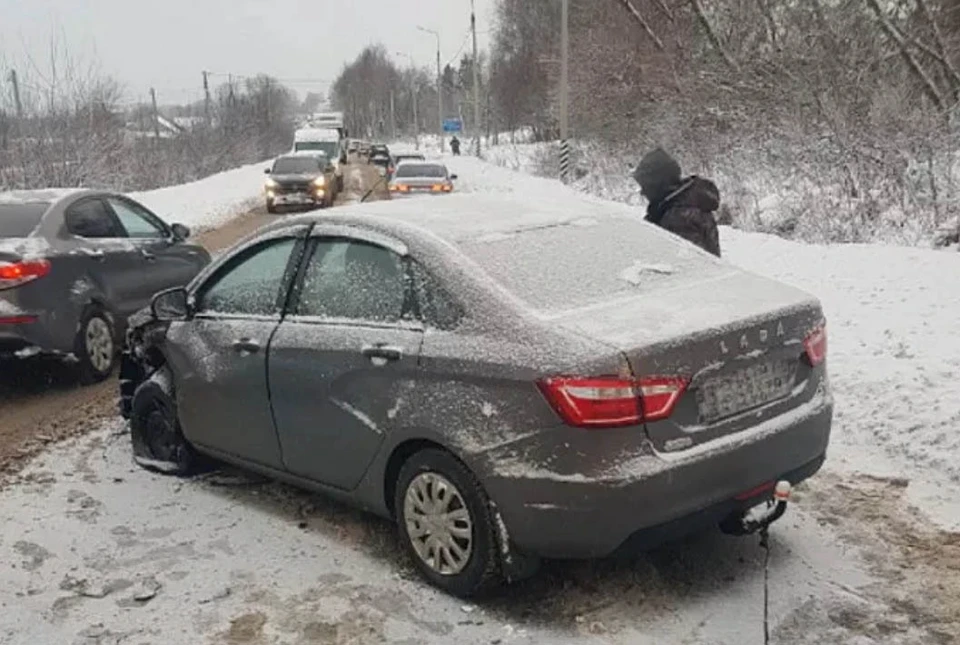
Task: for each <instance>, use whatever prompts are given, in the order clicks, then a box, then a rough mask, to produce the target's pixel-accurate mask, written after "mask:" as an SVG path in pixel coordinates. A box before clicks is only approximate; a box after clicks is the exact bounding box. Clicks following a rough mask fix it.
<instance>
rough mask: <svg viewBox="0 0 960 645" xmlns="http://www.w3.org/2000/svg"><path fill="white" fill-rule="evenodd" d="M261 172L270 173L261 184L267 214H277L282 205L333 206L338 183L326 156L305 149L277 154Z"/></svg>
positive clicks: (301, 206)
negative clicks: (286, 153)
mask: <svg viewBox="0 0 960 645" xmlns="http://www.w3.org/2000/svg"><path fill="white" fill-rule="evenodd" d="M264 173H265V174H267V175H269V176H268V177H267V179H266V181H265V182H264V186H263V191H264V198H265V200H266V205H267V212H268V213H277V212H278V211H279V208H280V207H282V206H295V207H300V208H303V207H307V208H318V207H329V206H333V202H334V199H335V198H336V191H337V182H336V176H335V170H334V169H333V166H332V165H331V164H330V162H329V160H328V159H327V157H326V155H323V154H321V153H313V152H306V153H297V154H292V155H285V156H283V157H277V159H275V160H274V162H273V166H272V167H271V168H267V169H265V170H264Z"/></svg>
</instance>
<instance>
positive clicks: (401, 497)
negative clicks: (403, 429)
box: [394, 448, 502, 598]
mask: <svg viewBox="0 0 960 645" xmlns="http://www.w3.org/2000/svg"><path fill="white" fill-rule="evenodd" d="M426 497H430V499H426ZM425 499H426V501H427V502H428V504H427V506H429V503H442V504H444V506H443V507H442V508H444V509H445V510H446V511H447V512H446V513H444V514H445V515H449V514H450V511H451V510H452V511H457V510H460V509H464V510H466V513H465V514H463V516H462V518H461V517H458V518H457V519H456V520H450V519H449V518H447V519H446V521H445V523H446V524H447V528H444V527H442V526H439V525H438V524H434V525H433V526H432V527H430V526H429V524H428V523H429V522H431V521H432V522H437V521H438V520H437V518H430V517H429V516H428V515H426V514H424V513H423V512H422V511H423V510H424V506H423V505H422V501H423V500H425ZM418 500H420V501H421V503H420V504H418ZM394 509H395V515H396V521H397V529H398V532H399V534H400V540H401V542H403V546H404V548H405V550H406V551H407V552H408V553H409V555H410V558H411V559H412V560H413V563H414V565H415V566H416V567H417V569H418V570H419V571H420V573H421V575H423V577H424V578H426V579H427V580H428V581H429V582H430V583H431V584H433V585H434V586H436V587H438V588H440V589H442V590H443V591H445V592H447V593H449V594H452V595H454V596H458V597H460V598H469V597H472V596H476V595H479V594H481V593H483V592H485V591H488V590H489V589H491V588H493V587H495V586H497V585H499V584H500V583H501V582H502V577H501V572H500V559H499V555H498V552H497V544H498V543H497V538H496V531H495V528H494V523H493V517H492V514H491V510H490V502H489V500H488V499H487V495H486V493H485V492H484V490H483V488H482V487H481V485H480V483H479V482H478V481H477V479H476V478H475V477H474V476H473V474H472V473H471V472H470V471H469V470H468V469H467V467H466V466H464V465H463V464H462V463H461V462H460V461H459V460H457V459H456V458H455V457H454V456H453V455H451V454H450V453H448V452H445V451H443V450H438V449H432V448H431V449H426V450H422V451H420V452H417V453H415V454H414V455H412V456H411V457H410V458H409V459H407V461H406V462H405V463H404V464H403V466H402V467H401V468H400V473H399V475H398V477H397V486H396V493H395V497H394ZM448 529H455V530H456V531H457V532H458V534H457V535H454V534H453V533H451V532H450V531H449V530H448ZM420 531H424V532H423V533H421V534H420V535H413V534H412V533H419V532H420ZM431 531H437V533H435V534H434V533H431ZM441 531H443V532H442V533H441ZM463 532H467V533H469V541H467V538H466V536H465V535H464V533H463ZM436 535H439V538H437V539H435V540H433V541H431V538H434V537H436ZM445 539H446V540H449V543H451V544H456V546H457V547H458V549H459V554H457V553H454V552H453V551H452V550H451V549H450V548H449V547H446V552H445V553H444V552H442V551H440V552H438V547H439V546H442V545H441V544H440V542H441V541H443V540H445ZM431 546H432V549H431ZM431 551H432V559H433V560H434V563H433V564H431V563H430V562H429V561H428V560H430V559H431ZM464 552H466V553H464ZM458 555H459V556H461V557H459V558H458ZM450 557H452V558H453V559H454V560H459V561H457V562H451V560H450V559H448V558H450ZM438 561H439V563H438ZM444 568H446V571H444V570H443V569H444Z"/></svg>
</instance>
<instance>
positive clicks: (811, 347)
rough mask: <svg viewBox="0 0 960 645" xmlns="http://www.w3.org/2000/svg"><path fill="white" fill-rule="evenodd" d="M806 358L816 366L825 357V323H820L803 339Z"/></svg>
mask: <svg viewBox="0 0 960 645" xmlns="http://www.w3.org/2000/svg"><path fill="white" fill-rule="evenodd" d="M803 348H804V350H806V352H807V360H809V361H810V365H811V366H812V367H816V366H817V365H819V364H820V363H822V362H823V361H824V360H825V359H826V358H827V324H826V323H821V324H820V325H818V326H817V327H816V328H815V329H814V330H813V331H811V332H810V333H809V334H807V337H806V338H804V339H803Z"/></svg>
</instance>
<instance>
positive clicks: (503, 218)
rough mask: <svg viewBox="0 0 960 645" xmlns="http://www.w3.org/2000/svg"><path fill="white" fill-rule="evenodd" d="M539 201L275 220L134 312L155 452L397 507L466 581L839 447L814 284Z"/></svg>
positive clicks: (441, 571) (650, 536)
mask: <svg viewBox="0 0 960 645" xmlns="http://www.w3.org/2000/svg"><path fill="white" fill-rule="evenodd" d="M542 208H543V210H541V211H536V210H532V207H531V205H530V204H529V203H528V202H522V201H515V200H512V199H511V198H510V197H509V196H497V195H489V196H488V195H479V194H470V195H460V196H457V195H453V196H451V198H450V199H449V200H442V203H441V202H431V203H430V205H429V208H427V207H425V206H424V203H423V202H418V201H416V200H413V201H409V200H407V201H400V202H384V203H382V204H367V205H358V206H354V207H348V208H345V209H343V210H342V211H341V214H336V215H319V214H315V215H304V216H299V217H296V218H292V219H287V220H283V221H281V222H277V223H275V224H272V225H270V226H268V227H267V228H265V229H262V230H261V231H260V232H258V233H256V234H255V235H254V236H252V237H250V238H248V239H247V240H245V241H243V242H242V243H240V244H239V245H237V246H236V247H235V248H234V249H233V250H232V251H231V252H229V253H226V254H225V255H224V256H223V257H221V258H219V259H218V260H217V261H215V262H214V263H213V264H212V265H211V266H209V267H208V268H207V269H205V270H204V272H203V273H202V274H201V275H200V276H198V277H197V279H195V280H194V281H193V282H192V283H191V284H190V285H189V287H188V288H186V289H175V290H171V291H169V292H167V293H164V294H161V295H159V296H158V297H157V298H156V299H155V300H154V302H153V305H152V309H151V310H150V312H149V313H144V314H143V315H142V316H140V319H139V321H138V323H137V324H136V326H135V327H134V328H133V330H132V333H131V335H130V347H129V349H128V352H127V353H126V355H125V360H124V367H123V370H122V374H121V379H122V380H121V394H122V397H123V402H122V406H123V410H124V414H125V416H127V417H128V418H129V419H130V420H131V428H132V433H131V434H132V439H133V447H134V454H135V456H136V458H137V460H138V461H139V462H140V463H141V464H143V465H145V466H147V467H150V468H154V469H160V470H166V471H170V472H174V473H180V474H185V473H188V472H190V471H191V470H192V469H194V468H196V467H197V466H198V464H199V463H200V461H201V456H205V457H209V456H212V457H214V458H216V459H219V460H223V461H226V462H230V463H232V464H235V465H239V466H242V467H245V468H249V469H252V470H255V471H258V472H260V473H264V474H267V475H270V476H273V477H276V478H278V479H281V480H284V481H287V482H291V483H294V484H296V485H300V486H303V487H305V488H309V489H313V490H318V491H322V492H325V493H327V494H329V495H332V496H334V497H337V498H340V499H342V500H345V501H348V502H351V503H354V504H357V505H359V506H361V507H363V508H366V509H368V510H370V511H372V512H374V513H377V514H379V515H382V516H385V517H390V518H393V519H395V521H396V523H397V525H398V529H399V534H400V539H401V540H402V542H403V543H404V544H405V546H406V548H407V550H408V551H409V552H410V554H411V557H412V558H413V561H414V562H415V563H416V565H417V566H418V568H419V569H420V571H421V572H422V573H423V575H424V576H425V577H426V578H427V579H429V580H430V581H431V582H432V583H433V584H435V585H437V586H438V587H440V588H442V589H444V590H446V591H448V592H450V593H453V594H457V595H461V596H468V595H471V594H473V593H475V592H477V591H478V590H480V589H482V588H485V587H488V586H489V585H490V584H492V583H495V582H497V581H499V580H502V579H504V578H506V579H513V578H517V577H520V576H523V575H526V574H527V573H528V572H529V571H531V570H532V568H533V566H532V564H535V563H536V561H537V560H538V559H539V558H543V557H548V558H585V557H586V558H594V557H603V556H607V555H610V554H613V553H614V552H617V551H618V550H622V549H630V548H637V547H642V546H649V545H652V544H655V543H657V542H661V541H664V540H668V539H671V538H672V537H675V536H677V535H681V534H684V533H686V532H689V531H693V530H696V529H698V528H701V527H705V526H709V525H713V524H717V523H721V524H724V523H726V525H727V526H729V525H730V520H731V519H737V518H743V517H744V516H745V514H746V513H747V512H748V511H750V510H751V509H754V508H755V507H758V506H762V505H763V504H765V503H767V502H768V501H769V500H771V499H772V497H773V494H774V491H773V489H774V485H775V484H776V483H777V482H781V481H785V482H790V483H796V482H798V481H801V480H803V479H805V478H807V477H809V476H811V475H812V474H814V473H815V472H816V471H817V470H818V469H819V468H820V466H821V464H822V463H823V460H824V456H825V454H826V450H827V444H828V439H829V434H830V425H831V416H832V407H833V404H832V399H831V395H830V392H829V386H828V381H827V378H826V364H825V354H826V336H825V330H824V320H823V314H822V311H821V307H820V304H819V303H818V301H817V300H816V299H815V298H813V297H812V296H810V295H808V294H806V293H804V292H802V291H799V290H797V289H794V288H792V287H788V286H786V285H783V284H780V283H777V282H774V281H771V280H769V279H766V278H763V277H760V276H757V275H754V274H751V273H748V272H745V271H743V270H740V269H738V268H735V267H733V266H731V265H729V264H727V263H725V262H723V261H721V260H719V259H717V258H714V257H712V256H710V255H708V254H706V253H704V252H702V251H700V250H699V249H697V248H695V247H693V246H692V245H689V244H688V243H686V242H684V241H683V240H680V239H677V238H674V237H672V236H670V235H669V234H668V233H665V232H663V231H660V230H659V229H656V228H655V227H653V226H650V225H648V224H646V223H644V222H642V221H639V218H634V217H631V216H628V215H627V214H626V213H625V212H623V211H619V210H616V209H615V208H613V207H610V206H604V205H601V204H592V203H585V204H584V206H583V208H584V211H583V212H578V214H577V215H576V216H572V217H571V216H564V215H563V214H556V213H553V212H550V210H549V206H543V207H542ZM612 208H613V210H611V209H612ZM565 212H567V213H569V209H566V210H565Z"/></svg>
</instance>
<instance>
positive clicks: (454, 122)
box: [443, 119, 463, 132]
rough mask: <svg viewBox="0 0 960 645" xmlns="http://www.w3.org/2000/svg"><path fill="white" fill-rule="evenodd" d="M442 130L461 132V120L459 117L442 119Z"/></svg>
mask: <svg viewBox="0 0 960 645" xmlns="http://www.w3.org/2000/svg"><path fill="white" fill-rule="evenodd" d="M443 131H444V132H462V131H463V121H461V120H460V119H444V120H443Z"/></svg>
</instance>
